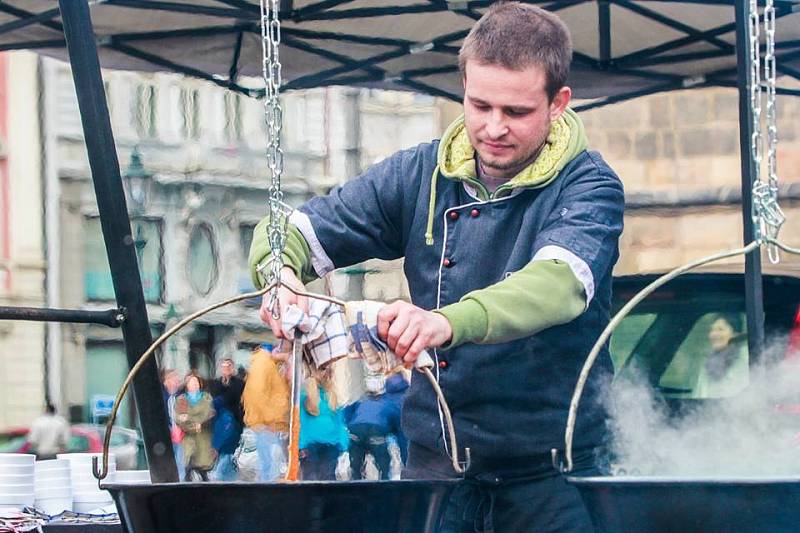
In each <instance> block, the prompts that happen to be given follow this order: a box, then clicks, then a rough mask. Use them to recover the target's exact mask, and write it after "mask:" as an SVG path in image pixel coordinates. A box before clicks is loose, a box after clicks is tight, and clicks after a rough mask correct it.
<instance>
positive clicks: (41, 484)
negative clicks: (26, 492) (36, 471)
mask: <svg viewBox="0 0 800 533" xmlns="http://www.w3.org/2000/svg"><path fill="white" fill-rule="evenodd" d="M34 485H35V486H36V488H37V489H38V488H43V489H46V488H47V487H61V486H67V487H69V486H71V485H72V478H71V477H69V476H62V477H49V478H44V479H42V478H39V477H37V478H36V480H35V481H34Z"/></svg>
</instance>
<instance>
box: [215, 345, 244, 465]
mask: <svg viewBox="0 0 800 533" xmlns="http://www.w3.org/2000/svg"><path fill="white" fill-rule="evenodd" d="M243 392H244V381H242V380H241V379H240V378H239V377H238V376H237V375H236V367H235V366H234V363H233V359H231V358H230V357H225V358H223V359H222V361H220V364H219V378H217V379H215V380H214V382H213V383H212V385H211V395H212V396H213V397H214V410H215V411H216V413H217V418H216V419H215V420H214V435H213V439H212V441H213V442H212V446H213V448H214V449H215V450H217V454H218V457H217V465H216V467H215V468H214V471H213V472H212V473H211V478H212V479H215V480H217V481H234V480H235V479H236V467H235V466H234V464H233V454H234V453H235V452H236V448H237V446H238V445H239V438H240V437H241V436H242V429H243V424H244V411H243V409H242V393H243Z"/></svg>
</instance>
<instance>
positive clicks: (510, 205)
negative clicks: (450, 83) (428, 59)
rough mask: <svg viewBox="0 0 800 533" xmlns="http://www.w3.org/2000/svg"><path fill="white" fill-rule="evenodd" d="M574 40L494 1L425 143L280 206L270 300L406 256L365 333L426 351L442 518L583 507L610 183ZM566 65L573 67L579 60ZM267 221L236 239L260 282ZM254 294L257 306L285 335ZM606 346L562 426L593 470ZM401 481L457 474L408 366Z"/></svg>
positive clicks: (613, 184)
mask: <svg viewBox="0 0 800 533" xmlns="http://www.w3.org/2000/svg"><path fill="white" fill-rule="evenodd" d="M571 58H572V43H571V37H570V35H569V31H568V29H567V27H566V25H565V24H564V23H563V22H562V21H561V20H560V19H559V18H558V16H557V15H555V14H553V13H550V12H548V11H545V10H543V9H541V8H539V7H537V6H534V5H531V4H528V3H522V2H495V3H492V5H491V6H490V7H489V8H488V9H487V10H486V13H485V14H484V15H483V16H482V17H481V19H480V20H479V21H478V22H477V23H476V24H475V25H474V26H473V28H472V29H471V30H470V32H469V34H468V35H467V36H466V37H465V38H464V41H463V44H462V46H461V49H460V52H459V68H460V70H461V73H462V80H463V85H464V115H463V117H460V118H458V119H457V120H456V121H454V122H453V123H452V124H451V125H450V126H449V127H448V128H447V130H446V131H445V132H444V134H443V136H442V138H441V139H439V140H435V141H432V142H430V143H423V144H420V145H419V146H416V147H414V148H410V149H408V150H403V151H400V152H397V153H396V154H394V155H392V156H390V157H388V158H386V159H384V160H383V161H381V162H380V163H377V164H375V165H373V166H372V167H371V168H370V169H368V170H367V171H366V172H365V173H364V174H363V175H362V176H360V177H358V178H356V179H353V180H350V181H348V182H346V183H345V184H343V185H341V186H339V187H336V188H334V189H333V190H331V192H330V193H329V194H328V195H327V196H322V197H316V198H312V199H311V200H309V201H308V202H307V203H305V204H303V205H301V206H300V207H299V208H297V209H296V210H295V211H293V212H292V214H291V215H290V217H289V219H288V222H289V228H288V234H287V238H286V243H285V247H284V250H283V257H282V259H283V261H284V265H285V266H284V268H283V270H282V271H281V276H282V277H281V281H282V283H283V284H284V286H283V287H281V288H280V290H279V291H278V297H279V300H280V310H283V309H285V308H286V306H288V305H290V304H296V305H300V306H301V307H302V306H303V305H304V302H305V299H304V298H299V297H297V296H296V295H295V294H294V293H292V292H291V291H290V290H289V289H287V288H286V286H289V287H294V288H302V287H304V285H303V283H305V282H308V281H310V280H312V279H314V278H316V277H321V276H324V275H326V274H327V273H328V272H330V271H332V270H333V269H336V268H341V267H346V266H349V265H353V264H356V263H359V262H361V261H364V260H367V259H370V258H379V259H386V260H391V259H397V258H401V257H404V258H405V261H404V266H403V268H404V272H405V275H406V278H407V280H408V287H409V290H410V296H411V303H408V302H402V301H400V302H394V303H391V304H389V305H387V306H386V307H384V308H383V309H382V310H381V312H380V314H379V316H378V334H379V336H380V337H381V338H382V339H384V340H385V341H386V342H387V344H388V345H389V347H390V348H391V349H392V350H393V351H394V352H395V353H396V354H398V355H399V356H400V357H403V358H404V360H405V362H406V363H407V364H409V365H411V364H413V362H414V361H415V360H416V358H417V357H418V356H419V354H420V352H421V351H422V350H423V349H427V350H428V351H430V352H432V355H433V358H434V360H435V364H436V366H435V369H434V371H435V375H436V377H437V379H438V382H439V386H440V387H441V389H442V391H443V393H444V396H445V398H447V400H448V403H449V406H450V410H451V412H452V415H453V421H454V424H455V436H456V437H457V439H458V446H459V448H462V450H460V451H461V454H460V456H461V457H463V456H464V455H463V448H467V447H468V448H470V450H471V456H472V461H471V464H470V465H469V469H468V471H467V473H466V477H467V479H468V481H469V482H468V483H464V484H461V485H459V487H458V488H457V489H456V490H454V491H453V493H452V495H451V497H450V499H449V502H448V506H447V510H446V511H445V518H444V520H445V523H444V525H443V529H444V531H474V529H475V526H476V524H478V525H479V526H480V527H481V528H482V529H483V530H484V531H491V530H493V529H494V530H497V531H537V532H546V531H586V530H591V528H592V525H591V520H590V518H589V514H588V512H587V510H586V509H585V507H584V505H583V502H582V501H581V498H580V495H579V494H578V491H577V489H576V488H575V487H574V486H573V485H570V484H568V483H567V482H566V479H565V477H564V476H563V474H562V473H561V471H560V470H559V468H558V465H557V464H553V463H554V462H556V463H557V461H553V460H552V452H553V451H555V454H556V457H557V458H559V457H562V458H563V450H564V430H565V425H566V421H567V416H568V413H569V408H570V398H571V395H572V392H573V390H574V388H575V383H576V381H577V379H578V375H579V374H580V369H581V367H582V365H583V363H584V360H585V358H586V356H587V354H588V353H589V351H590V349H591V347H592V345H593V344H594V342H595V341H596V339H597V338H598V337H599V335H600V333H601V332H602V331H603V329H604V328H605V326H606V325H607V323H608V321H609V309H610V305H611V282H612V270H613V267H614V264H615V263H616V261H617V259H618V255H619V250H618V241H619V237H620V234H621V233H622V226H623V210H624V204H625V200H624V193H623V187H622V182H621V181H620V179H619V177H617V175H616V174H615V173H614V171H613V170H612V169H611V168H610V167H609V165H608V164H607V163H606V162H605V161H604V160H603V158H602V156H601V155H600V154H599V153H597V152H594V151H591V150H589V149H588V146H589V145H588V140H587V138H586V134H585V131H584V128H583V124H582V122H581V120H580V118H579V117H578V115H577V114H576V113H575V112H574V111H573V110H571V109H570V108H569V102H570V100H571V97H572V91H571V89H570V88H569V86H568V84H567V83H568V82H567V78H568V75H569V67H570V62H571ZM576 75H579V76H587V75H590V74H587V72H586V71H582V72H578V73H576ZM268 218H269V217H267V218H265V219H264V220H262V221H261V222H260V223H259V225H258V226H257V227H256V229H255V232H254V238H253V242H252V244H251V248H250V267H251V273H252V275H253V281H254V282H255V283H256V284H257V286H264V284H265V283H266V282H267V278H268V277H269V272H270V265H271V257H270V253H271V250H270V247H269V242H268V238H267V227H268V223H269V220H268ZM268 304H269V300H268V299H265V300H264V303H263V305H262V307H261V309H260V310H259V313H260V316H261V319H262V320H263V321H264V322H265V323H267V324H269V325H270V327H271V328H272V330H273V332H274V333H275V335H277V336H278V337H281V336H283V330H282V328H281V325H280V322H279V320H275V319H274V318H273V317H272V314H271V312H270V308H269V305H268ZM611 372H612V366H611V359H610V357H609V356H608V351H607V347H606V348H604V349H603V351H602V352H601V353H600V356H599V358H598V361H597V364H596V365H595V369H594V370H593V372H592V373H591V374H590V376H589V380H588V382H587V385H586V388H585V389H584V393H583V397H582V400H581V408H580V411H579V412H578V419H577V424H576V427H575V430H574V437H575V438H574V440H573V445H574V449H573V465H574V470H573V471H574V472H575V473H578V474H589V473H595V472H596V454H597V450H598V449H599V448H600V447H601V446H602V444H603V441H604V438H605V412H604V410H603V408H602V405H601V402H600V399H601V393H602V384H603V383H606V382H607V379H606V378H607V376H604V375H603V374H604V373H611ZM402 425H403V432H404V433H405V435H406V437H407V438H408V440H409V450H408V462H407V464H406V466H405V468H404V470H403V474H402V475H403V477H405V478H431V477H436V478H455V477H459V474H458V473H457V472H456V471H455V469H454V468H453V466H452V464H451V457H452V455H453V450H452V449H451V446H450V442H449V440H450V435H449V434H448V432H447V430H446V429H445V424H444V420H443V417H442V415H441V412H440V409H439V407H438V404H437V398H436V395H435V394H434V391H433V389H432V387H431V386H430V384H429V383H427V381H426V379H425V376H423V375H422V374H421V373H418V372H415V373H414V377H413V379H412V381H411V387H410V389H409V391H408V395H407V396H406V399H405V402H404V404H403V414H402Z"/></svg>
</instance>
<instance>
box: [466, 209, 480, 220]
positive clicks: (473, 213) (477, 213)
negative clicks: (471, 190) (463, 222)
mask: <svg viewBox="0 0 800 533" xmlns="http://www.w3.org/2000/svg"><path fill="white" fill-rule="evenodd" d="M480 214H481V212H480V211H478V210H477V209H473V210H472V211H470V212H469V216H471V217H472V218H478V215H480Z"/></svg>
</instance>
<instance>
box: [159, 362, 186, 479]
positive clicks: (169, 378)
mask: <svg viewBox="0 0 800 533" xmlns="http://www.w3.org/2000/svg"><path fill="white" fill-rule="evenodd" d="M182 389H183V380H182V379H181V375H180V373H178V371H177V370H175V369H174V368H166V369H164V370H163V371H162V372H161V393H162V394H163V396H164V406H165V407H166V409H167V419H168V420H169V434H170V439H171V440H172V453H173V454H174V455H175V464H176V465H177V467H178V468H179V469H180V468H183V445H182V444H181V443H182V441H183V430H182V429H181V428H180V427H179V426H178V424H177V423H176V422H175V399H176V398H177V397H178V395H179V394H181V393H182V392H183V391H182Z"/></svg>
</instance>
